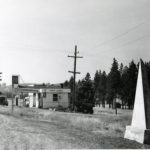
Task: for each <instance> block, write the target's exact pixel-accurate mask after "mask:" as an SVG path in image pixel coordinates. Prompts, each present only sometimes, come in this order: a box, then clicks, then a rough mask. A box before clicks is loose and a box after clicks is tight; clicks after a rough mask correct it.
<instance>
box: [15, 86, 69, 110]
mask: <svg viewBox="0 0 150 150" xmlns="http://www.w3.org/2000/svg"><path fill="white" fill-rule="evenodd" d="M70 92H71V90H70V89H66V88H63V87H62V86H61V85H60V86H58V85H57V86H55V85H51V86H50V85H49V86H46V85H36V84H33V85H19V88H18V90H17V98H18V97H19V98H18V100H16V104H22V105H23V106H27V107H36V108H57V107H59V106H61V107H62V108H68V107H69V106H70ZM18 101H20V102H21V101H23V103H19V102H18Z"/></svg>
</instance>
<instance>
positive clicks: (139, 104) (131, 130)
mask: <svg viewBox="0 0 150 150" xmlns="http://www.w3.org/2000/svg"><path fill="white" fill-rule="evenodd" d="M144 69H145V67H144V63H143V62H142V61H141V62H140V63H139V71H138V78H137V85H136V94H135V102H134V110H133V116H132V123H131V126H127V127H126V131H125V138H127V139H130V140H135V141H137V142H140V143H147V144H150V130H149V129H147V117H146V116H147V115H148V114H147V113H146V112H149V111H150V110H149V111H145V101H147V100H148V99H150V94H149V92H147V91H149V86H148V81H147V73H146V70H144ZM145 80H146V81H145ZM143 82H144V84H143ZM145 84H147V85H145ZM143 85H144V86H146V87H144V86H143ZM144 88H147V89H146V92H145V89H144ZM149 104H150V103H149ZM147 108H148V107H147ZM149 109H150V107H149Z"/></svg>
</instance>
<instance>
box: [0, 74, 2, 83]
mask: <svg viewBox="0 0 150 150" xmlns="http://www.w3.org/2000/svg"><path fill="white" fill-rule="evenodd" d="M1 75H2V72H0V81H2V76H1Z"/></svg>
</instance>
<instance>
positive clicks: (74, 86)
mask: <svg viewBox="0 0 150 150" xmlns="http://www.w3.org/2000/svg"><path fill="white" fill-rule="evenodd" d="M78 53H79V52H78V51H77V45H75V52H74V56H68V57H71V58H74V71H68V72H69V73H73V101H72V107H73V110H74V105H75V102H76V74H80V72H76V65H77V58H83V57H82V56H77V54H78Z"/></svg>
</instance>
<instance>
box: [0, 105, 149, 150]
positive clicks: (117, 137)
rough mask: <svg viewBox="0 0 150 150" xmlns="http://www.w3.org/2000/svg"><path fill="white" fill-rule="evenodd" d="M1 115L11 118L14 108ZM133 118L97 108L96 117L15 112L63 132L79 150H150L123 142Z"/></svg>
mask: <svg viewBox="0 0 150 150" xmlns="http://www.w3.org/2000/svg"><path fill="white" fill-rule="evenodd" d="M0 114H3V115H7V116H9V115H10V116H12V113H11V107H3V106H0ZM131 116H132V111H131V110H121V109H119V110H118V114H117V115H115V111H114V110H112V109H109V108H105V109H104V108H98V107H96V108H94V114H93V115H89V114H79V113H66V112H56V111H52V110H43V109H36V108H18V107H15V109H14V112H13V117H16V118H21V119H24V120H26V119H27V120H30V121H31V122H32V121H35V120H38V121H40V122H42V123H43V122H44V123H50V124H53V125H55V126H57V129H58V130H60V131H61V132H65V134H66V133H67V135H68V136H71V137H74V138H75V139H77V144H78V146H79V148H80V145H81V148H132V149H133V148H150V146H148V145H142V144H139V143H137V142H134V141H130V140H127V139H124V138H123V137H124V132H125V127H126V125H130V123H131ZM88 143H89V144H88ZM66 144H67V141H66ZM62 148H66V147H62ZM75 148H76V147H75Z"/></svg>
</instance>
